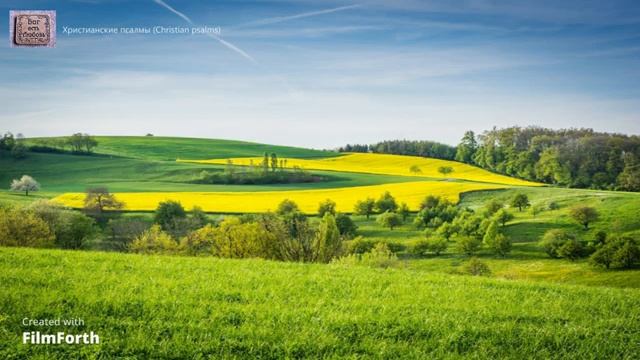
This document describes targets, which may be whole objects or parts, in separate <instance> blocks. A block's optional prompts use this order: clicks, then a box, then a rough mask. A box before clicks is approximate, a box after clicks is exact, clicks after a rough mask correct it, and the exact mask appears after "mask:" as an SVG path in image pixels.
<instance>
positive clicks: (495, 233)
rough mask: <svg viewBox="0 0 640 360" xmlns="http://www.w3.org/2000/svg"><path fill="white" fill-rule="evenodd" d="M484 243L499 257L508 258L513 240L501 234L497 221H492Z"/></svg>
mask: <svg viewBox="0 0 640 360" xmlns="http://www.w3.org/2000/svg"><path fill="white" fill-rule="evenodd" d="M482 241H483V242H484V243H485V244H486V245H487V246H488V247H489V249H491V250H492V251H493V252H494V253H495V254H497V255H499V256H506V255H507V254H508V253H509V252H511V247H512V244H511V240H510V239H509V238H507V237H506V236H504V235H502V234H500V232H499V230H498V222H497V221H496V220H494V221H491V223H490V224H489V227H488V228H487V231H486V232H485V234H484V237H483V239H482Z"/></svg>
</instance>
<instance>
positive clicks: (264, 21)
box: [232, 4, 362, 28]
mask: <svg viewBox="0 0 640 360" xmlns="http://www.w3.org/2000/svg"><path fill="white" fill-rule="evenodd" d="M360 7H362V5H359V4H355V5H347V6H339V7H334V8H330V9H323V10H316V11H308V12H303V13H299V14H294V15H287V16H275V17H270V18H265V19H260V20H255V21H251V22H247V23H244V24H240V25H237V26H233V27H232V28H246V27H256V26H265V25H273V24H278V23H282V22H286V21H292V20H298V19H304V18H308V17H314V16H320V15H326V14H332V13H336V12H339V11H345V10H353V9H357V8H360Z"/></svg>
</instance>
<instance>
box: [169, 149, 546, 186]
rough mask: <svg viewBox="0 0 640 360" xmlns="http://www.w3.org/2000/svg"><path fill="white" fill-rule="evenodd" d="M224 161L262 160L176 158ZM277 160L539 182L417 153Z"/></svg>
mask: <svg viewBox="0 0 640 360" xmlns="http://www.w3.org/2000/svg"><path fill="white" fill-rule="evenodd" d="M228 160H231V161H232V163H233V164H235V165H250V164H252V163H253V164H254V165H256V166H257V165H258V164H260V163H261V162H262V158H261V157H253V158H232V159H211V160H178V161H182V162H195V163H203V164H227V161H228ZM281 160H286V167H287V168H292V167H294V166H299V167H300V168H303V169H305V170H330V171H342V172H358V173H369V174H384V175H401V176H415V177H430V178H441V179H443V178H446V179H461V180H470V181H479V182H485V183H494V184H504V185H517V186H542V184H539V183H534V182H530V181H525V180H520V179H515V178H511V177H508V176H503V175H498V174H494V173H492V172H490V171H487V170H484V169H481V168H478V167H475V166H471V165H467V164H463V163H459V162H456V161H448V160H440V159H433V158H424V157H418V156H404V155H389V154H364V153H348V154H346V155H343V156H338V157H331V158H324V159H293V158H286V159H281ZM440 167H451V168H452V169H453V172H451V173H449V174H447V175H443V174H441V173H440V172H439V171H438V169H439V168H440Z"/></svg>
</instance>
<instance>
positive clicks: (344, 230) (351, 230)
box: [336, 213, 358, 238]
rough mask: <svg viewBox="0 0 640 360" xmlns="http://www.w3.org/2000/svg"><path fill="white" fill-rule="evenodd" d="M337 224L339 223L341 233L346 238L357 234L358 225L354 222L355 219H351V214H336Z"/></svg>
mask: <svg viewBox="0 0 640 360" xmlns="http://www.w3.org/2000/svg"><path fill="white" fill-rule="evenodd" d="M336 225H338V230H339V231H340V235H342V236H344V237H346V238H352V237H354V236H356V231H357V230H358V226H357V225H356V224H355V223H354V222H353V220H351V217H350V216H349V215H347V214H342V213H338V215H336Z"/></svg>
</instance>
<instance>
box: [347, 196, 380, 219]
mask: <svg viewBox="0 0 640 360" xmlns="http://www.w3.org/2000/svg"><path fill="white" fill-rule="evenodd" d="M375 207H376V201H375V200H374V199H373V198H366V199H364V200H358V201H357V202H356V205H355V207H354V209H353V212H354V213H355V214H356V215H365V216H366V217H367V220H368V219H369V216H371V214H373V210H374V209H375Z"/></svg>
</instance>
